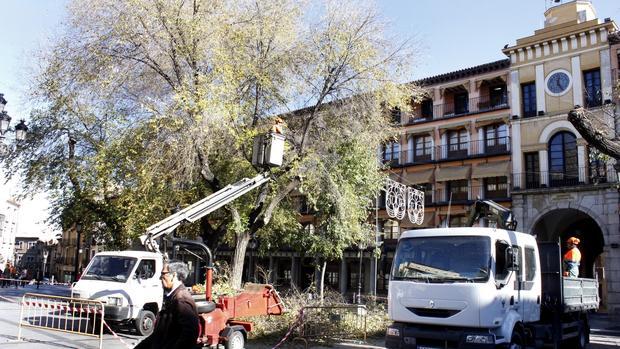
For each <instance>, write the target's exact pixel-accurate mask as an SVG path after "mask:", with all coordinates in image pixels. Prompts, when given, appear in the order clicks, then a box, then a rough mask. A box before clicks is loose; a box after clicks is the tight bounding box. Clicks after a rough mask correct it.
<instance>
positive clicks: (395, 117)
mask: <svg viewBox="0 0 620 349" xmlns="http://www.w3.org/2000/svg"><path fill="white" fill-rule="evenodd" d="M391 116H392V122H393V123H396V124H400V119H401V116H402V113H401V112H400V108H399V107H394V108H393V109H392V111H391Z"/></svg>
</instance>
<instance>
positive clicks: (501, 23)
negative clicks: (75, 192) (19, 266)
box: [0, 0, 620, 236]
mask: <svg viewBox="0 0 620 349" xmlns="http://www.w3.org/2000/svg"><path fill="white" fill-rule="evenodd" d="M552 2H553V0H469V1H465V0H377V8H378V9H379V11H380V13H381V14H382V16H383V17H384V19H385V20H387V21H388V22H389V23H390V25H391V26H390V28H391V29H390V31H389V35H390V36H391V37H394V38H396V39H397V40H399V39H400V40H404V39H407V38H411V39H413V40H414V42H415V43H416V58H415V62H416V65H415V67H414V68H413V74H412V76H411V79H412V80H413V79H420V78H424V77H429V76H434V75H437V74H443V73H447V72H451V71H455V70H459V69H463V68H467V67H472V66H476V65H480V64H484V63H488V62H492V61H496V60H499V59H504V58H506V57H505V56H504V55H503V54H502V52H501V49H502V48H503V47H504V45H506V44H509V45H511V46H512V45H514V43H515V41H516V39H518V38H521V37H525V36H529V35H532V34H533V33H534V30H536V29H540V28H542V27H543V22H544V12H545V10H546V9H547V8H548V7H549V6H550V4H551V3H552ZM67 3H68V1H67V0H0V8H1V9H2V14H3V16H2V27H3V35H2V37H1V39H0V42H1V43H2V44H1V45H0V93H4V95H5V98H6V99H7V101H8V104H7V107H6V110H7V112H8V113H9V115H11V117H13V121H12V125H13V126H14V125H15V124H16V123H17V121H18V120H19V119H22V118H24V119H28V114H29V110H30V108H31V106H30V105H29V103H28V99H27V95H26V90H27V87H28V82H29V79H30V78H29V77H30V76H31V75H32V72H33V71H36V61H35V60H34V59H33V57H34V56H35V54H36V52H37V51H39V50H41V49H44V48H45V47H46V46H47V45H49V43H50V42H51V41H52V40H53V38H54V37H55V36H56V35H58V34H59V33H61V29H62V23H63V22H64V21H65V16H66V12H65V6H66V4H67ZM592 3H593V4H594V7H595V8H596V12H597V15H598V18H600V19H604V18H606V17H610V18H612V19H615V20H617V21H620V1H617V0H592ZM9 137H11V136H9ZM0 176H1V177H2V178H4V174H2V173H0ZM18 191H19V188H18V182H16V181H12V182H10V183H8V184H3V183H0V200H6V198H8V197H9V196H11V195H14V194H15V193H17V192H18ZM46 207H47V201H46V200H45V193H41V194H39V195H37V196H36V197H35V198H33V199H30V200H25V201H23V202H22V207H21V210H20V225H19V227H18V236H25V235H34V236H37V235H40V234H41V233H42V232H43V231H46V230H47V231H49V229H48V227H46V224H45V223H44V222H43V221H44V220H45V218H46V217H47V211H46Z"/></svg>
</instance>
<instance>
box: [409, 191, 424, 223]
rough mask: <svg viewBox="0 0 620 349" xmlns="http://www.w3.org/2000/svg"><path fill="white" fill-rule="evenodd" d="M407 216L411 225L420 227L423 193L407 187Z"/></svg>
mask: <svg viewBox="0 0 620 349" xmlns="http://www.w3.org/2000/svg"><path fill="white" fill-rule="evenodd" d="M407 216H409V220H410V221H411V223H415V224H417V225H421V224H422V223H423V222H424V192H423V191H421V190H418V189H415V188H411V187H407Z"/></svg>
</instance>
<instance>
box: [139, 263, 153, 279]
mask: <svg viewBox="0 0 620 349" xmlns="http://www.w3.org/2000/svg"><path fill="white" fill-rule="evenodd" d="M136 275H137V276H138V278H140V279H150V278H152V277H153V276H155V260H153V259H143V260H142V261H140V264H139V265H138V268H137V269H136Z"/></svg>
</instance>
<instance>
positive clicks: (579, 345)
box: [567, 326, 589, 349]
mask: <svg viewBox="0 0 620 349" xmlns="http://www.w3.org/2000/svg"><path fill="white" fill-rule="evenodd" d="M588 342H589V340H588V334H587V333H586V331H585V329H584V328H583V326H579V334H577V337H575V338H571V339H570V341H568V343H567V344H568V347H569V348H574V349H585V348H586V346H587V345H588Z"/></svg>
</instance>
